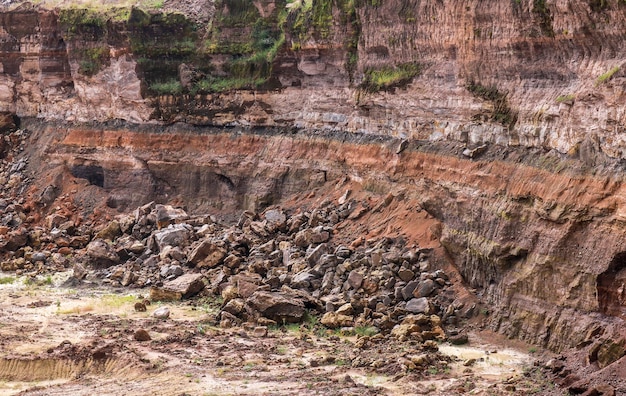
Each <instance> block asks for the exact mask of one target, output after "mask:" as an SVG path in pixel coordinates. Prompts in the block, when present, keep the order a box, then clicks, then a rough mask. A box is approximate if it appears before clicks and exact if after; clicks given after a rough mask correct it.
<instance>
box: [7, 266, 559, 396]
mask: <svg viewBox="0 0 626 396" xmlns="http://www.w3.org/2000/svg"><path fill="white" fill-rule="evenodd" d="M68 275H69V274H56V275H54V276H52V277H42V278H39V279H37V280H34V281H32V280H31V281H27V280H26V279H25V278H18V279H13V278H11V277H10V275H9V274H0V280H2V282H4V284H2V285H0V351H1V352H2V359H0V394H2V395H14V394H21V395H68V394H72V395H92V394H96V393H97V394H99V395H121V394H124V395H145V394H151V395H293V394H318V395H349V394H355V395H356V394H358V395H409V394H441V395H450V394H466V393H467V394H492V395H493V394H529V393H536V394H539V393H541V392H544V393H546V392H548V391H549V390H550V389H551V385H550V384H549V383H548V382H547V381H545V380H543V379H542V378H538V377H537V373H536V372H533V370H532V369H530V367H531V364H532V358H533V356H532V355H531V354H530V353H529V351H528V350H526V351H524V350H523V349H513V348H508V347H506V346H505V345H502V343H500V344H494V343H487V342H485V340H484V339H481V338H479V336H478V335H476V334H473V335H472V337H471V339H470V340H471V342H470V345H468V346H452V345H449V344H445V343H444V344H440V345H439V346H438V347H439V351H440V352H442V353H439V352H434V351H423V350H421V349H420V346H419V344H418V343H415V342H411V341H405V342H399V341H396V340H394V339H391V338H389V337H378V338H377V337H372V338H368V339H366V340H368V341H367V342H363V340H361V338H362V337H361V336H358V335H354V334H348V335H343V334H341V333H339V332H331V331H328V330H325V329H323V328H322V327H321V326H319V325H318V324H316V323H315V321H314V320H311V321H310V323H307V324H304V325H298V326H295V325H294V326H289V327H286V328H276V329H269V332H268V333H267V335H262V334H261V335H259V334H255V331H254V329H253V328H246V327H243V328H233V329H220V328H217V327H214V326H213V325H212V324H211V323H212V321H211V320H212V317H213V315H214V314H215V312H216V311H217V309H218V307H219V304H218V302H216V301H213V300H211V299H210V298H200V299H196V300H193V301H187V302H181V303H175V304H168V307H169V308H170V309H171V316H170V318H169V319H167V320H158V319H155V318H154V317H152V316H151V313H152V312H153V311H154V310H155V309H156V308H158V307H159V306H162V305H164V304H151V305H149V306H148V309H147V311H146V312H136V311H135V310H134V304H135V303H136V302H137V301H139V300H140V299H141V298H143V297H142V295H147V294H148V293H147V291H142V290H129V289H108V288H103V287H101V286H100V287H79V288H66V287H61V286H59V285H60V284H61V283H62V282H63V281H64V279H65V278H66V277H67V276H68ZM138 329H145V330H146V331H147V332H148V334H149V336H150V338H151V340H149V341H136V340H135V339H134V334H135V332H136V331H137V330H138ZM481 337H484V335H483V336H481ZM494 339H495V338H494ZM360 340H361V341H360ZM416 356H417V357H419V356H422V357H425V358H426V362H427V363H426V364H422V365H419V366H417V367H408V368H407V366H406V362H407V359H408V360H411V359H413V361H415V359H418V358H416ZM470 359H473V360H475V362H473V363H472V361H471V360H470ZM418 360H419V359H418ZM403 362H404V363H403ZM409 366H411V365H410V364H409Z"/></svg>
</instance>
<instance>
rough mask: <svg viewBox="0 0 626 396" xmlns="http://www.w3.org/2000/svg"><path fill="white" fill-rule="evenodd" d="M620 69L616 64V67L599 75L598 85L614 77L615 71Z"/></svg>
mask: <svg viewBox="0 0 626 396" xmlns="http://www.w3.org/2000/svg"><path fill="white" fill-rule="evenodd" d="M618 71H619V66H615V67H614V68H612V69H611V70H609V71H607V72H606V73H604V74H602V75H600V76H598V78H596V86H598V85H600V84H603V83H605V82H607V81H609V80H610V79H611V78H612V77H613V75H615V73H617V72H618Z"/></svg>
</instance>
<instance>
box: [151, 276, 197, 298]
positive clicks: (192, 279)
mask: <svg viewBox="0 0 626 396" xmlns="http://www.w3.org/2000/svg"><path fill="white" fill-rule="evenodd" d="M204 287H205V283H204V275H202V274H186V275H183V276H180V277H178V278H176V279H174V280H171V281H169V282H165V283H164V284H163V286H161V287H153V288H152V289H151V290H150V299H151V300H155V301H175V300H181V299H183V298H189V297H193V296H194V295H196V294H198V293H199V292H200V291H202V289H204Z"/></svg>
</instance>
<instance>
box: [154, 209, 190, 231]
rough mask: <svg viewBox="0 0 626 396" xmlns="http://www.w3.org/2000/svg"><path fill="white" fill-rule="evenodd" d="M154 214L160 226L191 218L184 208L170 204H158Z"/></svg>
mask: <svg viewBox="0 0 626 396" xmlns="http://www.w3.org/2000/svg"><path fill="white" fill-rule="evenodd" d="M154 214H155V217H156V222H157V226H158V227H159V228H162V227H165V226H168V225H170V224H173V223H177V222H181V221H185V220H187V219H189V215H188V214H187V212H185V211H184V210H183V209H180V208H174V207H173V206H170V205H161V204H157V205H156V206H155V207H154Z"/></svg>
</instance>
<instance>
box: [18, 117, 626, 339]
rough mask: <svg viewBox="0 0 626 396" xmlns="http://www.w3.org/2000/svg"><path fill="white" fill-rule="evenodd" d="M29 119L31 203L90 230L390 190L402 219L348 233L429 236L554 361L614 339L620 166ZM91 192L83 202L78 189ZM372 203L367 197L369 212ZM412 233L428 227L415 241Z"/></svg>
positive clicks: (390, 216)
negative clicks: (161, 205)
mask: <svg viewBox="0 0 626 396" xmlns="http://www.w3.org/2000/svg"><path fill="white" fill-rule="evenodd" d="M26 124H27V125H26V126H27V128H28V129H29V130H30V131H32V136H31V139H33V143H34V144H32V147H37V150H39V153H38V154H37V153H36V152H34V151H31V152H30V153H29V154H30V155H31V158H44V159H45V160H44V161H45V164H39V163H31V167H33V168H37V167H41V168H40V169H39V172H41V171H42V170H43V171H44V172H43V173H42V174H47V175H54V177H48V178H47V179H42V180H49V182H46V183H49V184H45V183H41V184H39V185H38V186H36V187H35V188H34V189H33V190H31V192H30V193H29V194H30V196H31V197H33V199H34V201H35V202H37V200H39V201H41V200H42V198H38V197H42V196H43V191H45V190H53V191H56V192H57V195H56V201H54V202H49V203H47V206H44V207H43V208H41V209H40V210H42V211H43V212H44V213H45V212H46V211H51V213H54V211H55V210H56V209H54V208H56V207H59V206H63V204H62V203H63V202H66V201H67V200H68V198H67V197H68V196H73V197H74V198H73V201H72V202H73V205H75V207H77V208H83V210H85V213H84V214H82V215H80V216H82V217H83V220H84V219H87V218H89V217H90V216H91V217H92V218H93V214H94V213H100V217H103V216H104V215H105V214H106V213H109V215H111V216H113V215H115V213H119V212H125V211H128V210H129V209H132V208H134V207H136V205H138V204H141V203H144V202H148V201H150V200H156V201H158V202H170V203H171V202H174V203H177V204H179V205H184V206H185V207H186V208H187V210H189V211H190V212H191V213H206V212H209V213H233V212H236V211H237V210H241V209H250V210H254V211H261V210H263V208H266V207H268V206H270V205H274V204H280V203H282V205H293V206H297V205H302V204H304V202H306V199H304V198H305V197H306V196H307V195H309V194H311V196H314V195H316V193H317V194H318V195H319V194H327V195H328V199H331V200H333V199H337V197H338V196H340V195H342V194H343V193H344V192H345V190H346V189H352V190H357V189H358V190H361V189H362V190H364V191H369V194H370V195H373V196H374V197H376V196H378V197H380V198H379V199H380V201H384V200H385V199H386V198H385V196H386V195H388V194H389V193H391V195H392V196H393V197H400V198H397V199H396V200H399V201H402V202H403V204H402V208H404V209H398V210H395V211H389V212H381V213H379V214H378V215H376V216H374V217H372V218H364V219H363V220H362V223H361V228H358V229H354V230H352V232H351V233H350V232H347V231H346V233H347V235H348V234H349V235H353V236H355V235H361V234H362V235H364V236H366V235H367V234H368V233H370V232H374V229H376V228H378V227H379V226H380V227H382V228H381V229H380V230H378V231H376V233H377V234H379V233H381V232H382V233H383V234H384V233H385V232H392V231H393V232H397V233H399V235H404V237H405V238H408V239H409V241H410V240H411V239H413V240H415V241H416V242H419V243H420V246H422V245H424V244H425V243H428V244H431V245H432V244H433V242H432V241H433V240H439V241H440V243H441V245H442V246H443V247H445V249H446V253H445V254H444V251H443V250H438V253H437V255H438V256H437V257H438V260H440V261H441V262H445V261H446V260H450V263H454V264H455V265H456V266H457V268H458V270H459V273H460V275H461V276H462V277H463V280H464V281H465V282H466V283H467V284H468V285H469V286H470V287H472V288H475V289H476V290H477V291H478V294H479V295H480V296H481V297H482V301H483V302H484V303H486V304H487V305H486V306H488V307H489V311H490V312H491V315H490V316H489V318H488V319H487V323H489V326H490V327H492V328H493V329H496V330H498V331H500V332H503V333H505V334H507V335H509V336H511V337H517V338H521V339H524V340H527V341H530V342H533V343H536V344H540V345H543V346H546V347H549V348H551V349H553V350H563V349H565V348H568V347H572V346H574V345H577V344H579V343H581V342H584V341H586V340H588V339H589V337H590V334H593V337H595V338H597V337H598V334H601V335H602V337H609V338H613V339H619V337H621V335H620V333H621V326H620V325H619V324H620V323H622V318H623V316H624V313H623V312H624V311H623V308H622V307H623V301H624V298H623V292H622V289H623V275H622V272H623V268H625V267H626V260H624V252H625V251H626V245H625V244H624V241H623V235H624V232H625V222H624V219H625V216H626V214H625V213H626V212H625V208H626V190H625V187H624V185H623V177H622V176H621V172H622V171H621V169H622V166H621V165H620V164H619V163H617V162H615V161H612V160H610V159H606V162H605V163H604V164H603V165H597V166H594V167H589V166H584V165H581V162H580V161H574V160H568V159H566V158H565V157H562V156H560V155H557V154H555V153H554V152H544V151H534V152H529V151H528V150H522V149H519V148H506V147H502V146H494V147H491V148H490V149H489V150H487V152H485V153H483V154H482V157H481V158H479V159H473V160H472V159H468V158H466V157H464V156H463V155H462V154H461V153H462V151H463V147H464V146H463V145H461V144H456V143H454V144H451V143H429V142H425V141H421V142H417V141H415V142H412V143H410V144H408V146H407V147H405V148H404V150H403V151H401V152H398V151H400V150H398V144H399V143H400V141H399V140H397V139H381V138H374V137H370V138H367V137H358V136H355V135H353V134H349V133H348V134H346V133H330V132H329V133H325V134H318V135H317V136H313V135H310V134H302V133H298V134H292V133H291V132H289V133H285V132H284V131H280V130H272V129H266V130H257V131H255V132H252V131H250V130H247V129H240V128H234V129H230V130H224V129H219V128H200V129H198V128H196V127H189V126H186V125H180V124H179V125H173V126H169V127H152V128H147V127H138V126H133V125H127V124H118V125H99V126H98V125H89V126H87V125H85V126H76V125H71V124H54V123H53V124H41V123H39V122H35V121H27V122H26ZM35 142H36V143H35ZM81 180H82V181H81ZM80 183H83V184H84V185H83V187H80V188H78V187H77V186H80ZM85 185H89V188H91V190H89V193H88V194H87V195H86V196H85V195H84V194H83V195H81V193H80V192H79V193H78V194H77V193H76V191H77V189H78V190H84V189H86V188H87V187H85ZM377 200H378V199H376V200H375V201H374V202H369V203H367V202H366V201H364V204H363V205H364V207H365V208H368V209H367V210H366V211H365V212H368V211H369V210H370V209H371V208H375V207H378V202H376V201H377ZM288 202H291V203H288ZM89 205H91V206H89ZM382 207H383V208H384V206H382ZM371 210H372V213H375V212H376V209H371ZM420 213H421V215H420ZM415 215H417V217H415ZM377 216H378V217H377ZM406 216H412V217H409V219H411V220H410V221H408V222H407V220H406V218H407V217H406ZM403 219H404V220H403ZM375 224H376V225H375ZM381 224H382V225H381ZM394 224H395V226H394ZM417 228H423V229H426V230H427V232H426V233H424V232H422V231H420V233H412V232H411V230H412V229H417ZM384 230H386V231H384ZM394 235H395V234H394ZM426 241H430V242H426ZM432 246H434V247H436V246H440V245H439V242H437V244H434V245H432ZM477 313H478V312H477Z"/></svg>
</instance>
